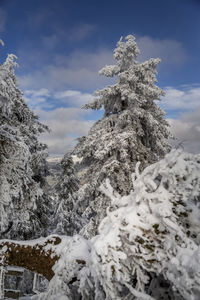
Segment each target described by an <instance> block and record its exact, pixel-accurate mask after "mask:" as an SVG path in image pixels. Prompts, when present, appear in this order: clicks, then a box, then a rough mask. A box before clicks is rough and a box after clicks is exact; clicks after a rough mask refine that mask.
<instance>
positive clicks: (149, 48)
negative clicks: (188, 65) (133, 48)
mask: <svg viewBox="0 0 200 300" xmlns="http://www.w3.org/2000/svg"><path fill="white" fill-rule="evenodd" d="M136 41H137V43H138V46H139V48H140V52H141V55H140V60H141V61H143V60H146V59H149V58H151V57H153V58H161V60H162V61H161V67H164V68H168V69H169V68H173V67H177V66H179V65H181V64H183V63H184V62H185V61H186V59H187V54H186V51H185V49H184V47H183V46H182V44H181V43H180V42H178V41H176V40H171V39H163V40H161V39H153V38H151V37H148V36H143V37H140V38H138V39H137V40H136Z"/></svg>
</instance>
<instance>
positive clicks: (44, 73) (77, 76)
mask: <svg viewBox="0 0 200 300" xmlns="http://www.w3.org/2000/svg"><path fill="white" fill-rule="evenodd" d="M112 62H113V58H112V52H111V51H109V50H106V49H98V50H97V51H96V52H93V53H91V52H84V51H75V52H73V53H72V54H71V55H68V56H57V57H55V62H54V63H53V64H50V65H45V66H43V67H41V69H40V70H36V71H34V72H31V73H28V74H26V75H24V76H19V82H20V85H21V86H22V88H23V89H38V88H39V89H40V88H47V89H49V90H63V89H80V90H81V89H83V90H84V89H87V90H88V89H89V90H92V91H94V90H95V89H97V88H101V87H103V86H104V85H106V84H109V83H110V82H111V80H110V79H108V78H105V77H101V76H99V74H98V71H99V69H101V68H102V67H103V66H104V65H105V64H110V63H112Z"/></svg>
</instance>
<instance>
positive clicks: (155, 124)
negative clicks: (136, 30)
mask: <svg viewBox="0 0 200 300" xmlns="http://www.w3.org/2000/svg"><path fill="white" fill-rule="evenodd" d="M139 53H140V52H139V49H138V47H137V44H136V42H135V38H134V37H133V36H132V35H129V36H127V37H126V38H125V41H123V40H122V38H121V39H120V41H119V42H118V43H117V47H116V49H115V50H114V58H115V60H116V62H117V64H116V65H111V66H105V67H104V68H103V69H101V70H100V72H99V73H100V75H105V76H107V77H117V82H116V83H115V84H114V85H109V86H107V87H105V88H104V89H103V90H97V91H96V92H95V95H96V98H95V99H94V100H93V101H92V102H91V103H88V104H86V105H85V106H84V108H86V109H94V110H96V109H102V108H103V109H104V117H103V118H102V119H101V120H99V121H97V122H96V123H95V124H94V125H93V126H92V128H91V129H90V131H89V134H88V135H87V136H84V137H82V138H80V139H79V142H78V144H77V146H76V147H75V149H74V152H73V153H74V154H75V155H77V156H78V157H80V158H81V157H82V163H81V165H82V176H81V178H80V181H81V183H82V184H84V186H82V187H81V189H80V190H79V192H78V194H77V212H76V214H77V220H80V217H81V216H82V223H81V222H79V223H80V226H79V227H78V228H77V232H80V229H81V234H83V235H84V236H86V237H91V236H94V235H95V234H96V233H97V227H98V225H99V222H100V221H101V220H102V218H103V217H105V212H106V209H107V207H108V206H109V199H108V198H107V197H105V196H104V195H102V193H101V192H100V191H99V186H100V185H101V184H102V183H103V182H104V181H105V179H106V178H109V179H110V181H111V185H112V186H113V188H114V189H115V190H116V191H117V192H119V193H120V194H121V195H126V194H127V193H129V192H130V190H131V189H132V188H133V186H132V179H131V174H132V172H133V171H134V170H135V165H136V163H137V162H138V161H140V162H141V167H140V168H141V169H144V167H145V166H147V165H149V164H151V163H153V162H155V161H157V160H158V159H159V158H161V157H163V156H164V155H165V154H166V153H167V152H168V151H169V150H170V145H169V143H168V141H167V139H168V138H169V136H170V133H169V131H168V123H167V121H166V120H165V118H164V115H165V114H164V112H163V111H162V110H161V109H160V108H159V106H158V105H157V104H156V103H155V100H160V97H161V96H162V95H164V93H163V91H162V90H161V89H160V88H159V87H157V86H156V85H155V82H156V76H155V74H156V66H157V65H158V63H159V62H160V60H159V59H153V58H151V59H149V60H148V61H145V62H143V63H140V62H138V61H137V56H138V54H139Z"/></svg>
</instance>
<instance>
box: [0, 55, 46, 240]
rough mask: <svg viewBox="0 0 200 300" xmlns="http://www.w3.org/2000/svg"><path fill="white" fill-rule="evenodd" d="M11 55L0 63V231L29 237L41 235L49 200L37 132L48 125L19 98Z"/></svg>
mask: <svg viewBox="0 0 200 300" xmlns="http://www.w3.org/2000/svg"><path fill="white" fill-rule="evenodd" d="M15 58H16V57H15V56H14V55H12V54H11V55H8V57H7V59H6V61H5V63H4V64H2V65H0V232H1V237H8V238H17V239H31V238H35V237H38V236H41V235H44V234H45V231H46V229H47V226H48V220H49V213H50V206H49V199H48V197H47V196H46V195H45V193H44V192H43V187H44V185H45V175H46V174H47V165H46V155H47V153H46V145H44V144H42V143H40V142H39V141H38V134H40V133H42V132H44V131H46V130H48V128H47V127H46V126H45V125H43V124H41V123H40V122H39V121H38V117H37V116H36V115H35V114H34V113H33V112H32V111H31V110H30V109H29V108H28V106H27V105H26V103H25V102H24V100H23V97H22V92H21V91H20V90H19V88H18V85H17V80H16V77H15V74H14V67H15V66H16V65H17V64H16V63H15Z"/></svg>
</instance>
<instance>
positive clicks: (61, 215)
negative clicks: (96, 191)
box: [54, 154, 79, 235]
mask: <svg viewBox="0 0 200 300" xmlns="http://www.w3.org/2000/svg"><path fill="white" fill-rule="evenodd" d="M61 167H62V172H61V174H60V176H59V178H58V183H57V184H56V186H55V191H56V193H57V197H58V198H57V201H56V202H57V207H56V209H55V219H54V227H55V228H54V232H56V233H58V234H67V235H72V233H73V227H74V219H73V214H72V212H73V207H74V199H73V194H74V193H75V192H76V191H77V190H78V188H79V180H78V178H77V177H76V175H75V168H74V163H73V160H72V158H71V157H70V155H69V154H65V155H64V157H63V159H62V161H61Z"/></svg>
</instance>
